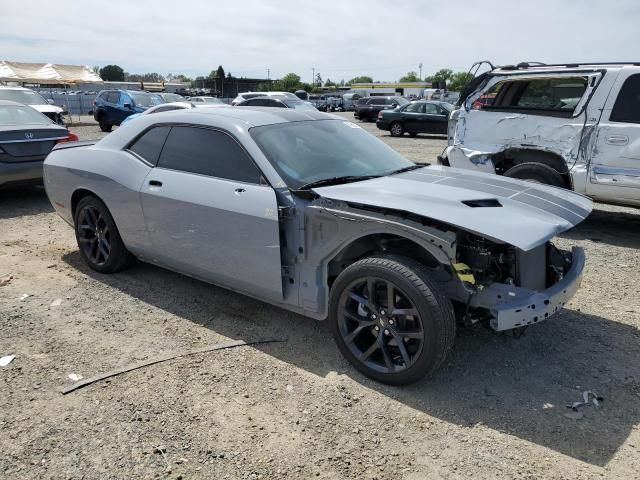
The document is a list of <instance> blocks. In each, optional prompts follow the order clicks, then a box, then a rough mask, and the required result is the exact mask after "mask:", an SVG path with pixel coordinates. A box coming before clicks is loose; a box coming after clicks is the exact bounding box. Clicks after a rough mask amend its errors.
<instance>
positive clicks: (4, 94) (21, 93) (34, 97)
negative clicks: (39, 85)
mask: <svg viewBox="0 0 640 480" xmlns="http://www.w3.org/2000/svg"><path fill="white" fill-rule="evenodd" d="M0 100H11V101H13V102H18V103H24V104H25V105H47V101H46V100H45V99H44V98H43V97H42V95H40V94H39V93H36V92H32V91H31V90H10V89H4V88H0Z"/></svg>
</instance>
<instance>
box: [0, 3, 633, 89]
mask: <svg viewBox="0 0 640 480" xmlns="http://www.w3.org/2000/svg"><path fill="white" fill-rule="evenodd" d="M19 5H20V4H17V3H16V2H11V1H8V0H0V18H2V25H3V27H2V31H1V32H0V56H2V59H3V60H13V61H32V62H51V63H69V64H83V65H89V66H93V65H100V66H103V65H106V64H110V63H115V64H118V65H120V66H122V67H123V68H124V69H125V70H126V71H128V72H131V73H144V72H152V71H155V72H158V73H162V74H167V73H169V72H172V73H174V74H175V73H184V74H187V75H190V76H196V75H201V74H204V75H206V74H208V73H209V71H210V70H212V69H215V68H216V67H217V66H218V65H219V64H222V65H223V67H224V68H225V70H226V71H227V72H229V71H230V72H232V73H233V74H234V75H238V76H258V77H264V76H266V74H267V69H270V70H271V77H272V78H277V77H280V76H282V75H284V74H286V73H288V72H296V73H298V74H299V75H300V76H301V77H302V80H303V81H310V80H311V75H312V68H314V67H315V69H316V72H320V73H321V75H322V78H323V79H325V80H326V79H327V78H331V79H332V80H334V81H339V80H340V79H343V78H344V79H345V80H348V79H350V78H352V77H354V76H356V75H370V76H373V77H374V79H376V80H388V81H391V80H397V79H398V78H399V77H400V76H402V75H403V74H405V73H406V72H407V71H410V70H415V71H418V64H419V63H422V64H423V69H422V72H423V75H425V76H426V75H427V74H429V73H432V72H434V71H436V70H438V69H440V68H444V67H449V68H453V69H454V70H466V69H468V67H469V66H470V64H471V63H473V62H474V61H475V60H478V59H489V60H492V61H493V62H494V63H497V64H508V63H515V62H519V61H523V60H536V61H543V62H546V63H557V62H575V61H595V60H599V61H603V60H605V61H606V60H616V61H623V60H624V61H633V60H637V61H640V49H639V48H638V46H639V45H640V28H638V22H639V21H640V2H638V1H634V0H618V1H616V0H610V1H599V0H582V1H580V0H563V1H561V2H559V1H552V0H535V1H533V0H532V1H530V2H516V1H466V0H465V1H461V0H458V1H456V2H426V1H417V0H405V1H403V2H389V1H377V0H367V1H360V0H352V1H348V0H343V1H341V2H340V1H329V0H327V1H323V2H313V3H311V2H303V1H297V2H294V1H291V0H270V1H268V2H266V1H254V0H244V1H240V2H235V3H230V2H217V1H209V2H204V1H200V2H197V1H191V0H182V1H180V2H176V1H166V0H154V1H143V0H139V1H132V0H129V1H123V0H110V1H109V2H93V1H86V0H84V1H78V0H64V1H61V2H51V1H49V0H47V1H41V0H31V1H29V2H28V6H27V4H22V5H24V8H23V7H22V6H19Z"/></svg>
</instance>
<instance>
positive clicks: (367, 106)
mask: <svg viewBox="0 0 640 480" xmlns="http://www.w3.org/2000/svg"><path fill="white" fill-rule="evenodd" d="M407 103H409V100H407V99H406V98H402V97H369V98H368V99H367V101H366V102H364V103H363V104H360V103H359V104H358V108H357V109H356V110H355V111H354V112H353V116H354V117H356V118H359V119H360V120H362V121H363V122H366V121H370V120H375V119H376V118H377V117H378V112H381V111H382V110H393V109H394V108H398V107H402V106H403V105H406V104H407Z"/></svg>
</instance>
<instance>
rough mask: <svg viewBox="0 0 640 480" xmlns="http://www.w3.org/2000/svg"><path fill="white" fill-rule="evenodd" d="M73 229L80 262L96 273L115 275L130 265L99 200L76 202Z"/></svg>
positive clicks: (88, 198)
mask: <svg viewBox="0 0 640 480" xmlns="http://www.w3.org/2000/svg"><path fill="white" fill-rule="evenodd" d="M74 229H75V232H76V241H77V242H78V248H79V249H80V255H81V256H82V259H83V260H84V261H85V263H86V264H87V265H88V266H89V267H91V268H92V269H93V270H95V271H96V272H100V273H114V272H117V271H118V270H122V269H123V268H126V267H128V266H129V265H130V264H131V263H132V262H133V260H134V257H133V255H131V253H129V251H128V250H127V248H126V247H125V246H124V243H123V242H122V238H121V237H120V232H118V227H116V224H115V222H114V220H113V217H112V216H111V213H109V209H108V208H107V206H106V205H105V204H104V203H102V201H101V200H100V199H98V197H95V196H93V195H89V196H87V197H84V198H82V199H81V200H80V202H78V206H77V207H76V211H75V215H74Z"/></svg>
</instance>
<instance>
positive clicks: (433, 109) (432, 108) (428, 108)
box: [424, 103, 440, 115]
mask: <svg viewBox="0 0 640 480" xmlns="http://www.w3.org/2000/svg"><path fill="white" fill-rule="evenodd" d="M424 113H426V114H427V115H439V114H440V112H439V111H438V106H437V105H436V104H435V103H425V104H424Z"/></svg>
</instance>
